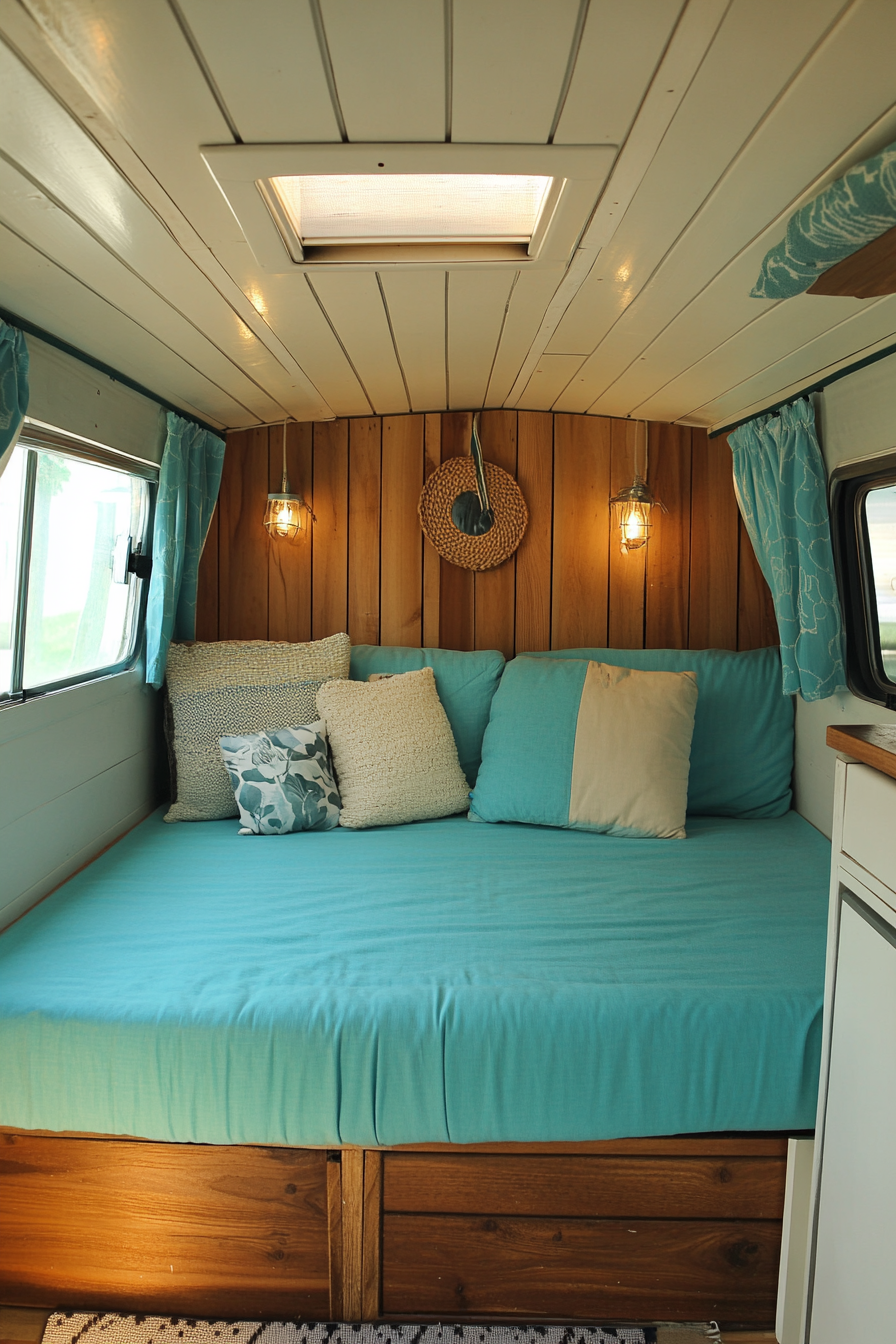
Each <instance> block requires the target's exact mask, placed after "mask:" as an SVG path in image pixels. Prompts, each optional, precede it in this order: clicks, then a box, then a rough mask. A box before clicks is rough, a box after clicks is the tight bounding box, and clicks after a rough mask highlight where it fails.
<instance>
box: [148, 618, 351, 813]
mask: <svg viewBox="0 0 896 1344" xmlns="http://www.w3.org/2000/svg"><path fill="white" fill-rule="evenodd" d="M350 659H351V643H350V641H349V637H348V635H345V634H340V635H330V636H329V638H327V639H317V640H313V641H312V642H311V643H309V644H286V643H276V642H272V641H269V640H221V641H219V642H217V643H213V644H204V643H196V644H172V645H171V647H170V649H169V650H168V665H167V669H166V673H165V685H166V693H167V709H166V725H165V727H166V736H167V738H168V757H169V763H170V768H171V797H172V803H171V807H170V808H169V809H168V812H167V814H166V816H165V820H166V821H217V820H219V819H221V818H223V817H235V816H236V815H237V810H236V804H235V803H234V799H233V791H232V789H231V787H230V781H229V780H228V778H227V772H226V770H225V769H224V765H223V762H222V761H221V752H220V749H219V747H218V741H219V739H220V738H222V737H227V736H235V735H239V734H242V733H257V732H264V731H266V730H268V729H279V728H289V727H290V726H291V725H293V724H301V723H313V722H314V720H316V719H317V718H318V717H319V715H318V711H317V702H316V694H317V689H318V687H319V686H320V684H321V682H323V681H325V680H326V679H327V678H329V677H347V676H348V673H349V665H350Z"/></svg>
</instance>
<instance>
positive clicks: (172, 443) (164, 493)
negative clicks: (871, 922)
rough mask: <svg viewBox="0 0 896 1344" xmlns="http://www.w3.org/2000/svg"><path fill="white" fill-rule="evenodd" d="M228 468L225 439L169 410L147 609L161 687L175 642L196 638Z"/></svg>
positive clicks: (150, 675)
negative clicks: (205, 552)
mask: <svg viewBox="0 0 896 1344" xmlns="http://www.w3.org/2000/svg"><path fill="white" fill-rule="evenodd" d="M223 465H224V440H223V439H220V438H218V436H217V435H216V434H212V433H211V431H210V430H208V429H201V428H200V427H199V425H194V424H192V423H191V421H189V420H184V419H182V417H181V416H179V415H175V414H174V413H173V412H172V411H169V412H168V437H167V440H166V442H165V451H164V453H163V454H162V467H161V471H160V472H159V493H158V497H157V499H156V513H155V523H154V526H153V541H152V575H151V576H150V580H149V602H148V604H147V608H146V680H147V681H148V682H149V683H150V685H152V686H155V687H156V689H158V687H160V686H161V684H162V682H163V681H164V679H165V663H166V662H167V659H168V645H169V644H170V643H171V641H172V639H195V637H196V587H197V583H198V581H199V558H200V556H201V555H202V548H203V546H204V545H205V538H206V536H207V534H208V526H209V523H210V522H211V520H212V513H213V512H214V508H215V501H216V500H217V498H218V489H219V487H220V485H221V469H222V467H223Z"/></svg>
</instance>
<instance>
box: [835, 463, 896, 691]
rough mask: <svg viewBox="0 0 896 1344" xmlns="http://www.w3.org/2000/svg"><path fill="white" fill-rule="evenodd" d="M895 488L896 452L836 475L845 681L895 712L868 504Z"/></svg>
mask: <svg viewBox="0 0 896 1344" xmlns="http://www.w3.org/2000/svg"><path fill="white" fill-rule="evenodd" d="M889 485H892V486H896V451H893V452H890V453H883V454H881V455H880V456H878V457H874V458H865V459H864V460H861V461H857V462H846V463H844V464H843V465H842V466H840V467H837V468H836V469H835V470H834V471H833V472H832V474H831V483H830V495H831V541H832V544H833V551H834V567H835V570H836V573H837V584H838V587H839V590H840V605H841V608H842V611H843V625H844V632H845V635H846V680H847V684H848V686H849V689H850V690H851V691H852V693H853V694H854V695H857V696H858V697H859V698H860V699H861V700H868V701H870V702H871V703H872V704H875V705H881V706H883V707H884V708H886V709H896V682H893V681H891V680H890V678H889V677H888V676H887V675H886V673H885V671H884V665H883V658H882V657H881V648H880V625H879V622H878V615H877V601H876V598H875V596H874V565H873V559H872V555H871V544H870V541H869V538H868V531H867V527H866V515H865V507H864V506H865V499H866V497H867V496H868V494H869V493H870V492H871V491H872V490H875V489H880V488H882V487H884V486H889Z"/></svg>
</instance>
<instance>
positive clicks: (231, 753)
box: [220, 722, 339, 835]
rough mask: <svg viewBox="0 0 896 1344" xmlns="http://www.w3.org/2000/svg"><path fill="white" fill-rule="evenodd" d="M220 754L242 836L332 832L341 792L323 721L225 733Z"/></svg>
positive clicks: (336, 822)
mask: <svg viewBox="0 0 896 1344" xmlns="http://www.w3.org/2000/svg"><path fill="white" fill-rule="evenodd" d="M220 745H221V756H222V757H223V759H224V764H225V766H226V767H227V773H228V774H229V776H230V782H231V785H232V786H233V793H234V797H235V798H236V805H237V807H238V808H239V812H240V821H241V822H242V823H243V824H242V826H241V828H240V835H286V834H287V833H288V832H290V831H330V830H332V829H333V827H334V826H338V825H339V792H338V790H337V788H336V782H335V780H334V779H333V775H332V773H331V771H330V762H329V759H328V753H327V739H326V735H325V732H324V725H323V724H322V723H319V722H318V723H309V724H307V725H305V726H304V727H298V728H281V729H280V731H279V732H276V733H273V732H272V733H251V734H249V736H247V737H222V738H221V744H220Z"/></svg>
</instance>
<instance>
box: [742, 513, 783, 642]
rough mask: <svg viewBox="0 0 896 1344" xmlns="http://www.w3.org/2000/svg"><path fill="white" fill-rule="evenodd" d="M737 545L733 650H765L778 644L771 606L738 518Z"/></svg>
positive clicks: (765, 584) (769, 594)
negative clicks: (735, 631)
mask: <svg viewBox="0 0 896 1344" xmlns="http://www.w3.org/2000/svg"><path fill="white" fill-rule="evenodd" d="M738 545H739V552H738V578H737V647H738V648H739V649H765V648H768V646H769V645H771V644H778V643H780V638H781V637H780V635H779V634H778V622H777V619H776V617H775V604H774V601H773V600H772V595H771V590H770V589H769V586H768V584H767V583H766V581H765V578H764V577H763V573H762V570H761V569H760V568H759V562H758V560H757V559H756V556H755V553H754V551H753V544H752V542H751V541H750V537H749V534H748V533H747V529H746V528H745V527H744V521H743V519H742V518H740V517H739V516H738Z"/></svg>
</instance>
